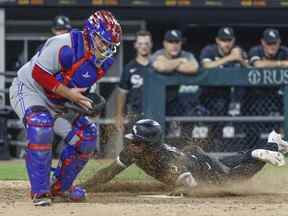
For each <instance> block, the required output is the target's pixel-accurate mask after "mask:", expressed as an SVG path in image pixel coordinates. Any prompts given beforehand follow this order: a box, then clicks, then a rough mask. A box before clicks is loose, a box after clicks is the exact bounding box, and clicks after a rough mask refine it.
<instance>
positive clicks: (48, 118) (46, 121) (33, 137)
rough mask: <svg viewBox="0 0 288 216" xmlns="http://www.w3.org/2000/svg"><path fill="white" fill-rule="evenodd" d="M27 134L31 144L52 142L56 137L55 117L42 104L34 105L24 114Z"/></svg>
mask: <svg viewBox="0 0 288 216" xmlns="http://www.w3.org/2000/svg"><path fill="white" fill-rule="evenodd" d="M24 124H25V127H26V133H27V134H26V136H27V139H28V141H29V143H30V144H51V143H52V141H53V137H54V132H53V124H54V118H53V117H52V115H51V114H50V112H49V111H48V110H47V109H46V108H45V107H42V106H33V107H30V108H29V109H27V110H26V112H25V116H24Z"/></svg>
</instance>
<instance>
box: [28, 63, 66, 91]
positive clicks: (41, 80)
mask: <svg viewBox="0 0 288 216" xmlns="http://www.w3.org/2000/svg"><path fill="white" fill-rule="evenodd" d="M32 77H33V79H35V80H36V82H37V83H38V84H39V85H40V86H42V87H43V88H45V89H47V90H50V91H52V90H53V89H56V88H57V87H58V86H59V85H60V84H61V83H60V82H59V81H58V80H56V79H55V77H54V76H52V75H50V74H49V73H48V72H47V71H45V70H43V69H42V68H40V67H39V66H38V65H37V64H35V66H34V68H33V71H32Z"/></svg>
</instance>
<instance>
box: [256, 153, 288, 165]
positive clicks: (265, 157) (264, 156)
mask: <svg viewBox="0 0 288 216" xmlns="http://www.w3.org/2000/svg"><path fill="white" fill-rule="evenodd" d="M251 155H252V157H253V158H255V159H258V160H261V161H264V162H266V163H270V164H272V165H274V166H284V165H285V164H286V162H285V158H284V155H283V154H282V153H280V152H276V151H269V150H265V149H255V150H253V151H252V152H251Z"/></svg>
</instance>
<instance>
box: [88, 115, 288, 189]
mask: <svg viewBox="0 0 288 216" xmlns="http://www.w3.org/2000/svg"><path fill="white" fill-rule="evenodd" d="M161 136H162V130H161V126H160V124H159V123H158V122H156V121H153V120H151V119H143V120H139V121H137V122H136V124H135V125H134V126H133V127H132V132H131V133H130V134H127V135H125V138H126V139H127V143H126V146H125V147H124V149H123V150H122V151H121V152H120V154H119V156H118V157H117V159H116V160H115V161H114V162H113V163H112V164H111V165H110V166H108V167H106V168H103V169H101V170H99V171H98V172H97V173H96V174H95V175H94V176H93V177H92V178H91V179H89V180H88V181H87V182H86V183H85V184H84V186H85V187H87V188H88V187H95V184H96V185H97V184H103V183H106V182H108V181H110V180H111V179H112V178H113V177H115V176H116V175H117V174H119V173H120V172H121V171H123V170H124V169H126V168H127V167H128V166H130V165H131V164H133V163H135V164H136V165H137V166H138V167H139V168H141V169H142V170H144V171H145V173H147V174H148V175H150V176H152V177H154V178H155V179H157V180H159V181H161V182H163V183H165V184H167V185H169V186H174V187H175V188H176V189H178V188H181V189H184V191H190V190H191V188H193V187H195V186H197V185H205V184H224V183H226V182H228V181H230V180H231V179H235V180H240V179H247V178H250V177H252V176H253V175H254V174H256V173H257V172H258V171H259V170H261V168H262V167H263V166H264V165H265V163H266V162H268V163H271V164H273V165H276V166H282V165H284V164H285V160H284V156H283V154H282V153H280V152H278V149H279V147H280V148H281V150H282V151H283V152H286V151H287V149H288V148H287V147H288V144H287V143H286V142H285V141H283V140H282V139H281V136H280V135H279V134H278V133H276V132H275V131H273V132H272V133H271V134H270V135H269V140H268V142H267V143H266V144H265V145H263V146H261V147H260V146H259V147H257V148H253V149H249V150H247V151H243V152H237V153H233V154H229V155H228V156H227V155H222V156H221V155H220V156H219V157H217V158H216V157H214V156H212V155H209V154H207V153H205V152H204V151H202V150H201V149H200V148H193V149H190V150H186V151H180V150H179V149H177V148H175V147H172V146H169V145H167V144H164V143H162V142H161Z"/></svg>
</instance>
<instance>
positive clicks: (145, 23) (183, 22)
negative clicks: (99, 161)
mask: <svg viewBox="0 0 288 216" xmlns="http://www.w3.org/2000/svg"><path fill="white" fill-rule="evenodd" d="M135 2H136V1H133V0H131V1H117V0H115V1H61V0H59V1H44V0H39V1H34V0H26V1H25V0H22V1H16V0H15V1H13V0H10V1H1V3H0V8H1V9H0V11H1V13H0V47H1V49H0V70H1V72H5V71H8V72H11V73H13V71H15V64H17V61H18V60H19V58H20V59H21V58H22V60H23V61H26V60H27V59H29V58H30V57H31V56H32V55H33V53H34V51H35V49H36V48H37V47H38V46H39V45H40V44H41V43H43V42H44V41H45V40H46V39H47V38H48V37H49V36H50V35H51V33H50V27H51V24H52V20H53V18H54V17H55V16H56V15H59V14H63V15H66V16H68V17H70V19H71V21H72V25H73V26H74V27H80V26H81V24H82V22H83V19H85V18H87V15H89V14H90V13H91V12H92V11H93V10H95V9H99V8H105V9H109V10H111V11H112V12H113V13H114V14H115V15H116V16H117V17H119V19H120V21H121V23H122V25H123V27H124V41H123V45H122V47H121V49H120V51H119V55H118V57H117V64H116V65H115V66H114V69H113V70H112V71H111V72H110V75H109V76H108V77H106V78H104V79H103V81H101V82H100V83H99V84H98V85H97V91H99V92H100V93H101V94H103V95H104V96H105V97H106V98H109V100H108V105H107V108H106V113H105V114H104V115H103V117H102V118H101V120H100V125H102V126H103V130H105V127H106V125H111V124H112V123H113V120H112V118H111V117H112V114H113V112H114V110H113V107H114V105H113V103H114V99H113V96H114V94H113V91H114V89H115V86H116V84H117V82H118V80H119V74H120V73H121V70H122V67H123V65H124V64H125V63H127V62H128V61H129V60H130V59H131V58H133V55H134V53H133V52H131V50H132V47H133V39H134V36H133V34H134V33H135V32H136V31H137V30H139V29H148V30H150V31H151V32H152V35H153V40H154V50H157V49H159V48H161V46H162V39H163V35H164V33H165V31H167V30H168V29H172V28H178V29H180V30H182V31H183V33H184V36H185V37H186V39H187V42H186V44H185V49H187V50H192V51H193V52H194V53H195V55H196V56H197V57H198V56H199V52H200V50H201V48H203V47H204V46H205V45H207V44H208V43H211V42H213V41H214V35H215V34H216V31H217V28H219V27H220V26H223V25H229V26H232V27H234V28H235V31H236V35H237V42H238V43H239V44H240V45H242V46H243V47H244V48H245V49H249V48H250V47H251V46H253V45H255V44H257V43H258V40H259V37H260V35H261V33H262V31H263V30H264V28H266V27H277V28H279V30H280V33H281V35H282V41H283V43H284V44H285V45H287V44H288V41H287V39H288V29H287V23H286V21H287V20H288V14H287V12H286V5H285V4H281V0H273V1H272V0H267V1H264V0H261V1H260V3H259V4H258V3H255V4H254V2H259V1H252V0H251V1H249V0H248V1H246V2H248V3H247V4H246V5H243V4H242V2H243V1H241V0H239V1H238V0H233V1H231V2H234V3H235V4H234V3H233V4H232V3H227V1H221V0H213V1H211V0H209V1H208V0H198V1H195V0H194V1H183V0H178V1H176V0H175V1H167V0H166V1H165V0H158V1H137V2H138V3H137V4H136V3H135ZM167 2H168V3H167ZM169 2H170V3H169ZM171 2H172V3H171ZM173 2H175V4H174V3H173ZM183 2H184V3H183ZM189 2H190V3H189ZM191 2H193V3H191ZM249 2H250V3H249ZM261 2H262V3H261ZM14 73H15V72H14ZM10 81H11V80H10V79H8V78H6V79H5V77H4V76H2V77H0V88H1V89H5V88H6V89H7V88H8V87H9V85H10ZM2 97H3V98H4V94H3V93H2ZM5 99H6V105H9V103H8V102H7V101H8V100H7V99H8V97H7V94H6V98H5ZM2 105H4V102H2ZM8 125H9V127H10V128H12V130H13V131H15V130H17V128H18V127H19V124H18V123H17V121H15V120H11V119H10V120H9V121H8ZM102 126H101V127H102ZM15 128H16V129H15ZM14 136H15V133H14V132H13V133H12V137H13V138H15V137H14ZM107 139H108V138H107V137H106V139H105V141H103V143H104V142H105V143H106V142H107ZM12 143H13V144H14V145H16V146H18V145H23V143H22V144H21V142H19V141H18V140H17V142H13V140H12ZM108 143H109V146H110V147H111V148H108V149H106V148H104V149H105V150H103V149H100V151H103V152H105V154H108V155H109V156H113V155H115V154H116V153H117V152H118V151H119V150H116V151H114V150H115V149H116V148H118V147H119V146H121V145H119V143H118V144H117V143H116V144H115V146H114V147H113V145H112V144H113V143H112V141H108ZM107 147H108V146H107ZM17 154H18V153H17Z"/></svg>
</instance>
